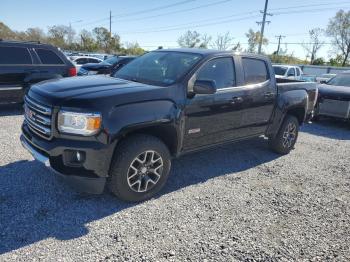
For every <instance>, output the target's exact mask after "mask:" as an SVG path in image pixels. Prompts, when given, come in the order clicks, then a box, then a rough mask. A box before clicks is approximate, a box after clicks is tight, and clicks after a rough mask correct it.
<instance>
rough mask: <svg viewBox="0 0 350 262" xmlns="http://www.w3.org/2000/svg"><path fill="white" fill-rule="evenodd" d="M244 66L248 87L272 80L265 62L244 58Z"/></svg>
mask: <svg viewBox="0 0 350 262" xmlns="http://www.w3.org/2000/svg"><path fill="white" fill-rule="evenodd" d="M242 66H243V71H244V79H245V84H246V85H251V84H258V83H263V82H265V81H267V80H269V79H270V75H269V71H268V69H267V65H266V63H265V61H264V60H261V59H258V58H248V57H243V58H242Z"/></svg>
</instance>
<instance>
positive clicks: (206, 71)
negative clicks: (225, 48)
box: [197, 57, 235, 89]
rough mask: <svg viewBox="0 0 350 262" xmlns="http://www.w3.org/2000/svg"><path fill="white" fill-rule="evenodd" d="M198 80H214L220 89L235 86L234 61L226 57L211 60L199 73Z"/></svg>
mask: <svg viewBox="0 0 350 262" xmlns="http://www.w3.org/2000/svg"><path fill="white" fill-rule="evenodd" d="M197 80H214V81H215V83H216V88H218V89H220V88H227V87H232V86H234V85H235V74H234V67H233V59H232V58H231V57H224V58H215V59H213V60H210V61H209V62H207V63H206V64H205V65H204V66H203V67H202V68H201V69H200V71H199V72H198V73H197Z"/></svg>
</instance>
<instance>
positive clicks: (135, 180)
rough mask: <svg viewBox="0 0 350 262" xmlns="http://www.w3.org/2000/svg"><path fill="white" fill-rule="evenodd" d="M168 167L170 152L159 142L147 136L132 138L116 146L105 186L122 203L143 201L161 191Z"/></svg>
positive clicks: (133, 136)
mask: <svg viewBox="0 0 350 262" xmlns="http://www.w3.org/2000/svg"><path fill="white" fill-rule="evenodd" d="M142 162H143V163H142ZM170 167H171V157H170V153H169V150H168V148H167V147H166V145H165V144H164V143H163V142H162V141H161V140H159V139H158V138H156V137H153V136H150V135H142V134H140V135H132V136H130V137H128V138H126V139H125V140H123V141H121V142H120V144H119V145H118V146H117V149H116V152H115V154H114V157H113V160H112V165H111V169H110V179H109V183H108V187H109V189H110V191H111V192H112V193H113V194H114V195H116V196H117V197H118V198H119V199H121V200H123V201H127V202H139V201H144V200H147V199H150V198H151V197H153V196H154V195H155V194H157V193H158V192H159V191H160V190H161V189H162V188H163V186H164V185H165V183H166V181H167V179H168V176H169V171H170Z"/></svg>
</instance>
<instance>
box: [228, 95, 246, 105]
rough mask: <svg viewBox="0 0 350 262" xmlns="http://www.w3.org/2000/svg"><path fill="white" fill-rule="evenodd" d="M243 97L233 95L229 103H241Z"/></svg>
mask: <svg viewBox="0 0 350 262" xmlns="http://www.w3.org/2000/svg"><path fill="white" fill-rule="evenodd" d="M242 102H243V98H242V97H240V96H234V97H232V100H231V104H236V103H242Z"/></svg>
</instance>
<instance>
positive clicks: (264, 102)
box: [237, 56, 277, 137]
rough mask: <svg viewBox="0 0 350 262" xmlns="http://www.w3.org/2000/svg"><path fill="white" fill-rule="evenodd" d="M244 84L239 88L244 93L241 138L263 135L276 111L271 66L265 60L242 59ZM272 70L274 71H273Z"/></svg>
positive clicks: (275, 94) (274, 87) (242, 97)
mask: <svg viewBox="0 0 350 262" xmlns="http://www.w3.org/2000/svg"><path fill="white" fill-rule="evenodd" d="M241 63H242V66H241V67H239V68H241V69H242V70H243V72H242V75H243V76H244V80H243V83H241V85H240V86H238V87H237V88H238V89H240V90H241V91H242V96H241V103H242V107H243V108H242V111H241V112H242V118H241V122H240V132H239V136H240V137H248V136H255V135H259V134H263V133H264V132H265V131H266V128H267V127H268V124H269V122H270V119H271V115H272V112H273V109H274V104H275V99H276V96H277V90H276V86H275V82H274V81H272V80H271V79H270V74H271V73H273V72H271V73H270V72H269V71H270V69H269V66H268V64H267V63H266V61H264V60H263V59H259V58H253V57H244V56H243V57H242V58H241ZM271 70H272V69H271Z"/></svg>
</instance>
